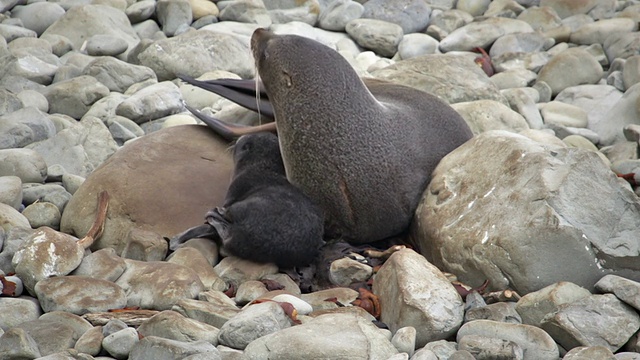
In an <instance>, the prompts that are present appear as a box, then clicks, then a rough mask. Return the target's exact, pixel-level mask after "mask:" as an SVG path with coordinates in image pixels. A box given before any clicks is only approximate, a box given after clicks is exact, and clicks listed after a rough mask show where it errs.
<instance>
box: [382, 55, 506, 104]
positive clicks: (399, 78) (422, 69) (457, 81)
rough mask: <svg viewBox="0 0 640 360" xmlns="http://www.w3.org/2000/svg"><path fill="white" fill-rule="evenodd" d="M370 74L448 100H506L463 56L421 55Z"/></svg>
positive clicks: (503, 101)
mask: <svg viewBox="0 0 640 360" xmlns="http://www.w3.org/2000/svg"><path fill="white" fill-rule="evenodd" d="M371 75H373V76H374V77H376V78H379V79H382V80H388V81H392V82H396V83H399V84H402V85H407V86H410V87H413V88H416V89H418V90H422V91H426V92H428V93H430V94H433V95H435V96H437V97H439V98H440V99H442V100H444V101H446V102H448V103H449V104H454V103H459V102H465V101H474V100H481V99H486V100H496V101H499V102H501V103H503V104H506V100H505V99H504V98H503V97H502V95H501V94H500V92H499V90H498V88H497V87H496V86H495V85H494V84H493V83H492V82H491V81H490V80H489V77H487V74H485V73H484V72H483V71H482V70H481V69H480V68H479V67H478V66H477V65H476V64H475V63H474V62H473V60H472V58H470V57H466V56H460V55H423V56H418V57H415V58H412V59H408V60H402V61H398V62H396V63H395V64H393V65H390V66H387V67H385V68H383V69H380V70H376V71H373V72H372V73H371Z"/></svg>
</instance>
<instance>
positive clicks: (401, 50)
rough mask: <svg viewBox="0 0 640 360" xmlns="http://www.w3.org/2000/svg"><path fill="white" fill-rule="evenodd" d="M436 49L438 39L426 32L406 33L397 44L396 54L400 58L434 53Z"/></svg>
mask: <svg viewBox="0 0 640 360" xmlns="http://www.w3.org/2000/svg"><path fill="white" fill-rule="evenodd" d="M437 49H438V41H437V40H436V39H434V38H432V37H431V36H429V35H427V34H420V33H414V34H406V35H404V36H403V37H402V40H401V41H400V44H398V55H400V58H401V59H411V58H414V57H416V56H421V55H426V54H434V53H436V51H437Z"/></svg>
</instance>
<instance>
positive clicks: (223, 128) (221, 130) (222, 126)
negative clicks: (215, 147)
mask: <svg viewBox="0 0 640 360" xmlns="http://www.w3.org/2000/svg"><path fill="white" fill-rule="evenodd" d="M185 107H186V108H187V110H189V111H191V113H192V114H193V115H195V116H196V117H197V118H198V119H200V120H202V122H203V123H205V124H207V126H208V127H209V128H211V129H212V130H213V131H215V133H216V134H218V135H220V136H222V138H223V139H225V140H227V141H233V140H235V139H237V138H239V137H240V136H242V135H246V134H254V133H257V132H261V131H269V132H272V133H275V132H276V123H274V122H270V123H266V124H262V125H257V126H242V125H236V124H230V123H226V122H224V121H222V120H219V119H216V118H214V117H212V116H207V115H205V114H203V113H201V112H200V111H198V110H196V109H194V108H192V107H191V106H189V105H185Z"/></svg>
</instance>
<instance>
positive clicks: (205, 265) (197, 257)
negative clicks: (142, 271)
mask: <svg viewBox="0 0 640 360" xmlns="http://www.w3.org/2000/svg"><path fill="white" fill-rule="evenodd" d="M159 239H160V240H163V243H164V251H165V253H166V251H167V242H166V241H165V240H164V239H163V238H162V237H159ZM125 250H126V247H125ZM123 253H124V251H123ZM167 262H171V263H174V264H180V265H184V266H186V267H188V268H191V269H193V271H195V272H196V273H197V274H198V277H199V278H200V281H202V284H203V285H204V287H205V289H207V290H209V289H216V290H225V289H226V284H225V282H224V281H223V280H222V279H220V277H219V276H218V275H217V274H216V273H215V271H213V267H212V266H211V264H210V263H209V261H208V260H207V258H205V257H204V255H203V254H202V253H201V252H200V251H198V250H197V249H195V248H192V247H182V248H180V249H177V250H176V251H174V252H173V253H172V254H171V255H170V256H169V257H167Z"/></svg>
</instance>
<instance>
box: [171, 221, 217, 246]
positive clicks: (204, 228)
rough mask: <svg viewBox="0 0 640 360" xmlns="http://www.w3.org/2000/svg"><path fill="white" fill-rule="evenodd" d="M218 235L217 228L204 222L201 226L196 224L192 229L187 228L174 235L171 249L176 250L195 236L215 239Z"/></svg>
mask: <svg viewBox="0 0 640 360" xmlns="http://www.w3.org/2000/svg"><path fill="white" fill-rule="evenodd" d="M217 236H218V233H217V232H216V229H215V228H214V227H213V226H211V225H209V224H204V225H200V226H195V227H192V228H190V229H187V230H185V231H183V232H181V233H180V234H178V235H176V236H174V237H172V238H171V240H169V249H171V250H172V251H175V250H176V249H178V248H179V247H180V245H182V244H183V243H184V242H186V241H187V240H190V239H194V238H208V239H214V238H216V237H217Z"/></svg>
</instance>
